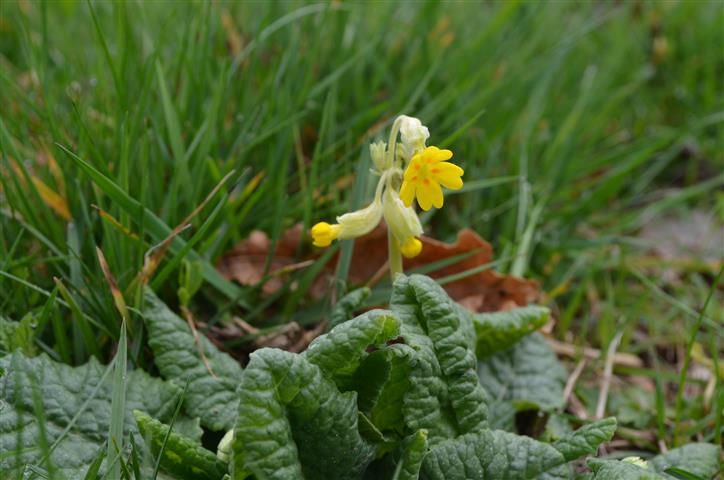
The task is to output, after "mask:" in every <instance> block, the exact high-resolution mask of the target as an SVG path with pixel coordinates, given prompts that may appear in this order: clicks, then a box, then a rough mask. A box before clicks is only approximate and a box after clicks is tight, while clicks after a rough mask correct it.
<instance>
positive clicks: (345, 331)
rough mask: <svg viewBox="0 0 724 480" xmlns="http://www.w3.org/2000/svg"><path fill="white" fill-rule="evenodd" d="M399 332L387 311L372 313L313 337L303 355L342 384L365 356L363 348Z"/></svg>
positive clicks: (365, 349) (377, 343)
mask: <svg viewBox="0 0 724 480" xmlns="http://www.w3.org/2000/svg"><path fill="white" fill-rule="evenodd" d="M399 331H400V330H399V326H398V324H397V320H396V319H395V318H394V316H393V315H392V313H391V312H386V311H384V310H372V311H370V312H367V313H364V314H362V315H360V316H359V317H356V318H355V319H353V320H352V321H349V322H345V323H342V324H340V325H338V326H337V327H335V328H334V329H333V330H332V331H331V332H329V333H327V334H326V335H321V336H319V337H317V338H316V339H314V341H313V342H312V343H311V344H310V345H309V347H308V348H307V350H306V351H305V352H304V354H303V355H304V357H306V358H307V360H309V361H310V362H311V363H313V364H315V365H317V366H319V368H321V369H322V371H323V372H324V373H325V374H327V375H328V376H330V377H332V378H335V380H337V381H338V382H339V381H342V382H345V381H348V380H349V379H350V378H351V376H352V375H353V374H354V372H355V371H356V370H357V368H358V367H359V365H360V362H361V361H362V359H363V358H364V357H365V356H367V347H369V346H374V345H380V344H384V343H385V342H386V341H387V340H390V339H392V338H394V337H396V336H397V335H398V334H399Z"/></svg>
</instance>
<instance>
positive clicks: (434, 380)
mask: <svg viewBox="0 0 724 480" xmlns="http://www.w3.org/2000/svg"><path fill="white" fill-rule="evenodd" d="M390 309H391V312H385V311H371V312H368V313H365V314H363V315H361V316H359V317H356V318H354V319H352V320H348V321H346V322H344V323H341V324H339V325H338V326H337V327H335V328H334V329H332V330H331V331H330V332H329V333H328V334H325V335H323V336H321V337H319V338H317V339H316V340H315V341H314V342H313V343H312V344H311V345H310V347H309V349H308V350H307V351H306V352H305V353H304V354H302V355H297V354H293V353H288V352H281V351H276V350H271V349H262V350H259V351H257V352H254V353H253V354H252V356H251V361H250V362H249V365H248V366H247V368H246V369H245V370H244V374H243V380H242V384H241V387H240V390H239V392H240V395H241V399H240V402H239V417H238V423H237V426H236V428H235V439H234V448H233V457H234V470H233V478H234V479H243V478H246V477H247V476H248V475H254V476H255V477H257V478H259V477H260V478H277V479H292V478H302V476H303V477H304V478H310V479H311V478H318V479H332V478H350V479H355V478H361V477H362V475H363V474H364V472H365V471H366V470H367V469H368V468H374V469H375V472H376V473H375V475H377V476H378V478H410V479H412V478H418V470H419V478H425V479H443V478H445V479H450V480H457V479H461V480H462V479H475V478H479V479H497V478H501V479H502V478H535V477H536V476H538V475H541V474H544V473H545V472H548V471H556V470H555V469H557V468H559V467H561V466H563V465H565V464H566V463H567V462H568V461H569V460H572V459H575V458H578V457H580V456H583V455H587V454H590V453H593V452H594V451H595V449H596V447H598V445H600V444H601V443H603V442H606V441H608V440H609V439H610V438H611V436H612V435H613V432H614V430H615V425H616V423H615V421H614V420H612V419H609V420H604V421H602V422H598V423H594V424H591V425H587V426H585V427H583V428H582V429H580V430H578V431H577V432H574V433H571V434H570V435H568V436H566V437H564V438H562V439H559V440H558V442H556V443H555V444H547V443H543V442H539V441H536V440H534V439H531V438H528V437H523V436H518V435H516V434H514V433H509V432H502V431H496V430H491V429H490V428H489V427H488V422H487V413H488V409H487V404H488V395H487V394H486V393H485V391H484V390H483V388H482V386H481V385H480V383H479V381H478V376H477V374H476V370H475V368H476V363H477V359H476V356H475V352H474V347H473V345H474V343H475V339H476V336H475V332H474V328H473V324H472V319H471V317H470V315H468V314H466V313H464V312H462V311H461V310H460V309H459V308H458V306H457V305H456V304H455V303H454V302H453V301H452V300H451V299H450V298H449V297H448V296H447V294H446V293H445V292H444V291H443V290H442V289H441V288H440V287H439V286H438V285H437V284H436V283H435V282H434V281H432V280H431V279H430V278H428V277H424V276H421V275H412V276H409V277H405V276H398V277H397V279H396V281H395V284H394V289H393V293H392V301H391V303H390ZM505 332H510V330H509V329H508V326H507V325H505V324H501V331H500V332H496V335H497V336H498V337H499V338H506V333H505ZM509 334H510V333H509ZM511 335H518V334H517V333H514V334H511ZM404 379H407V380H406V381H404ZM360 411H361V412H360ZM320 452H324V453H323V454H320ZM373 460H374V461H375V463H374V465H373V463H372V462H373Z"/></svg>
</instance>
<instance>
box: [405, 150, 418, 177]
mask: <svg viewBox="0 0 724 480" xmlns="http://www.w3.org/2000/svg"><path fill="white" fill-rule="evenodd" d="M421 168H422V155H420V154H419V153H418V154H417V155H415V156H414V157H412V160H410V164H409V165H408V166H407V168H406V169H405V174H404V175H403V178H404V179H405V180H411V179H412V177H414V176H416V175H418V174H419V172H420V169H421Z"/></svg>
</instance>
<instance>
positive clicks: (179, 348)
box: [143, 290, 242, 430]
mask: <svg viewBox="0 0 724 480" xmlns="http://www.w3.org/2000/svg"><path fill="white" fill-rule="evenodd" d="M145 300H146V308H145V310H144V312H143V313H144V320H145V324H146V328H148V344H149V345H150V346H151V348H152V349H153V353H154V356H155V362H156V366H157V367H158V369H159V370H160V372H161V375H163V376H164V377H165V378H166V379H167V380H170V381H171V382H172V383H175V384H176V385H178V386H179V387H184V385H185V384H186V382H188V387H187V388H186V396H185V401H184V409H185V411H186V413H187V414H188V415H189V416H191V417H198V418H200V419H201V423H202V424H203V425H204V426H206V427H208V428H209V429H211V430H228V429H230V428H231V427H232V426H233V425H234V419H235V418H236V413H235V412H236V405H237V403H238V402H239V400H238V396H237V394H236V389H237V387H238V385H239V382H240V381H241V371H242V370H241V366H240V365H239V364H238V363H237V362H236V360H234V359H233V358H231V357H230V356H229V355H228V354H226V353H223V352H220V351H219V349H217V348H216V346H214V344H212V343H211V342H210V341H209V340H208V339H207V338H206V337H205V336H204V335H202V334H198V342H197V341H196V339H195V337H194V334H193V332H192V331H191V328H190V327H189V325H188V323H187V322H185V321H184V320H182V319H181V318H180V317H179V316H178V315H176V314H175V313H173V312H172V311H171V310H170V309H169V308H168V307H167V306H166V305H165V304H164V303H163V302H161V301H160V300H159V299H158V298H157V297H156V295H154V294H153V292H151V291H150V290H146V297H145ZM202 352H203V354H202ZM202 355H203V356H202Z"/></svg>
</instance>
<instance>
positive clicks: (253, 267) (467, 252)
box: [218, 224, 540, 312]
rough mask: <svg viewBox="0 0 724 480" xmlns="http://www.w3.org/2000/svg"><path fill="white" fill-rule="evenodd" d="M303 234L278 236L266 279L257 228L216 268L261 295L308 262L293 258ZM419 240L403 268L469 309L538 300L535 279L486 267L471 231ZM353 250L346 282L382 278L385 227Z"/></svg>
mask: <svg viewBox="0 0 724 480" xmlns="http://www.w3.org/2000/svg"><path fill="white" fill-rule="evenodd" d="M302 234H303V231H302V227H301V225H299V224H297V225H295V226H294V227H292V228H290V229H289V230H287V231H286V232H285V233H284V234H283V235H282V237H281V238H280V239H279V241H278V242H277V246H276V249H275V252H274V255H273V257H272V259H271V264H270V268H269V270H270V271H271V272H273V273H272V274H269V275H267V276H266V277H265V275H264V269H265V266H266V262H267V256H268V255H269V251H270V249H271V241H270V240H269V237H268V236H267V235H266V234H265V233H264V232H261V231H259V230H255V231H253V232H252V233H251V234H250V236H249V238H247V239H246V240H244V241H242V242H240V243H239V244H238V245H237V246H236V247H234V249H233V250H231V251H230V252H228V253H227V254H226V255H224V256H223V257H222V259H221V261H220V262H219V264H218V269H219V271H220V272H221V274H222V275H223V276H224V277H226V278H227V279H232V280H236V281H237V282H239V283H241V284H242V285H247V286H255V285H258V284H259V283H261V282H264V285H263V287H262V291H263V293H264V294H267V295H269V294H271V293H274V292H275V291H277V290H278V289H279V288H281V287H282V286H283V285H284V281H285V280H286V277H287V275H286V274H287V272H288V271H290V270H293V268H292V267H293V266H298V267H299V268H302V267H303V266H306V265H308V262H309V259H310V258H309V257H310V256H307V257H304V258H303V259H302V261H299V259H297V258H295V254H296V252H297V251H298V250H299V244H300V242H302V241H303V236H302ZM420 240H421V241H422V243H423V249H422V253H421V254H420V255H419V256H417V257H415V258H413V259H405V261H404V265H405V270H406V271H413V270H415V269H418V270H424V271H425V273H426V274H428V275H430V276H431V277H432V278H435V279H440V280H444V279H450V280H451V281H449V282H447V283H445V284H444V285H443V288H444V289H445V290H446V291H447V292H448V294H449V295H450V296H451V297H452V298H453V299H455V300H457V301H458V302H459V303H461V304H462V305H463V306H465V307H466V308H468V309H469V310H472V311H476V312H494V311H500V310H507V309H510V308H514V307H517V306H525V305H528V304H529V303H533V302H535V301H536V300H538V299H539V298H540V289H539V286H538V283H537V282H536V281H534V280H529V279H524V278H519V277H514V276H509V275H504V274H501V273H499V272H496V271H495V270H493V269H492V268H487V267H486V266H487V265H490V264H492V263H493V248H492V246H491V245H490V244H489V243H488V242H486V241H485V240H484V239H483V238H481V237H480V236H479V235H478V234H477V233H475V232H474V231H473V230H471V229H468V228H466V229H463V230H461V231H460V232H459V233H458V237H457V240H456V241H455V242H453V243H445V242H441V241H439V240H435V239H433V238H429V237H425V236H423V237H421V239H420ZM354 249H355V255H354V256H353V257H352V262H351V264H350V269H349V276H348V280H349V282H350V284H353V285H361V284H365V285H369V284H370V282H373V283H374V282H375V280H376V279H379V278H381V277H382V276H384V273H385V272H386V268H387V267H386V262H387V229H386V227H385V226H384V225H380V226H378V227H377V228H376V229H375V230H373V231H372V232H370V233H369V234H367V235H365V236H364V237H361V238H358V239H356V240H355V244H354ZM319 254H320V252H319V251H315V252H313V253H312V254H311V257H312V258H316V257H318V256H319ZM338 258H339V257H338V255H336V256H335V257H333V259H332V261H330V262H329V263H328V264H327V265H326V266H325V269H324V270H323V272H322V274H320V275H319V276H318V277H317V278H316V279H315V281H314V282H313V284H312V287H311V288H310V292H309V294H310V296H311V297H312V298H315V299H318V298H322V297H324V296H325V295H326V294H327V292H328V289H329V285H330V278H331V277H333V276H334V274H335V271H336V265H337V260H338ZM275 272H276V274H275ZM381 272H382V275H381Z"/></svg>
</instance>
